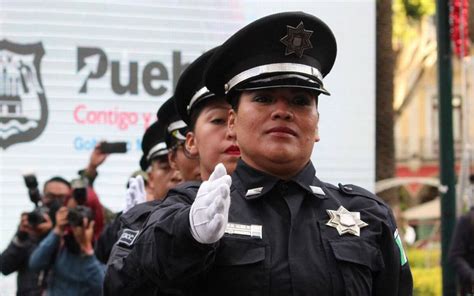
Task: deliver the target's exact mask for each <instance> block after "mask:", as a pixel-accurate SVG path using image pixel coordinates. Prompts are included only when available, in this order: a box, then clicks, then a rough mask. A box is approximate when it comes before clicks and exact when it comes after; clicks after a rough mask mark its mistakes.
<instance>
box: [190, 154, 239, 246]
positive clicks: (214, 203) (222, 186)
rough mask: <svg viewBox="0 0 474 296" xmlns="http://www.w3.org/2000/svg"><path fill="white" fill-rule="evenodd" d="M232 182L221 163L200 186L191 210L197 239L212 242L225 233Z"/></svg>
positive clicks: (192, 232) (202, 241)
mask: <svg viewBox="0 0 474 296" xmlns="http://www.w3.org/2000/svg"><path fill="white" fill-rule="evenodd" d="M231 184H232V179H231V178H230V176H229V175H227V171H226V169H225V167H224V165H223V164H222V163H219V164H218V165H216V167H215V168H214V172H212V174H211V176H210V177H209V180H207V181H205V182H203V183H202V184H201V186H200V187H199V190H198V192H197V195H196V199H195V200H194V202H193V204H192V205H191V210H190V212H189V224H190V226H191V234H192V235H193V237H194V239H195V240H196V241H198V242H200V243H202V244H212V243H215V242H217V241H218V240H219V239H221V237H222V236H223V235H224V231H225V228H226V226H227V222H228V219H229V207H230V185H231Z"/></svg>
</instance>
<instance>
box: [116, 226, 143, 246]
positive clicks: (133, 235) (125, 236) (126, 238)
mask: <svg viewBox="0 0 474 296" xmlns="http://www.w3.org/2000/svg"><path fill="white" fill-rule="evenodd" d="M139 232H140V231H138V230H131V229H124V230H123V232H122V235H121V236H120V238H119V240H118V242H117V244H124V245H126V246H129V247H130V246H132V245H133V243H134V242H135V240H136V239H137V237H138V233H139Z"/></svg>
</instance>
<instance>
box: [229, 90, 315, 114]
mask: <svg viewBox="0 0 474 296" xmlns="http://www.w3.org/2000/svg"><path fill="white" fill-rule="evenodd" d="M312 93H313V94H314V96H315V97H316V108H317V107H318V102H319V94H320V93H319V92H316V91H313V92H312ZM241 94H242V92H241V91H231V92H230V93H228V94H227V101H228V102H229V103H230V105H231V106H232V109H233V110H234V111H235V112H237V111H239V102H240V95H241Z"/></svg>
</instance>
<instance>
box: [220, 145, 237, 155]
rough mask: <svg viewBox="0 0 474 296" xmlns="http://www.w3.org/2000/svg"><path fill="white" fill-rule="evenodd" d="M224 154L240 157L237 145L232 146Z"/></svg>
mask: <svg viewBox="0 0 474 296" xmlns="http://www.w3.org/2000/svg"><path fill="white" fill-rule="evenodd" d="M224 152H225V153H227V154H229V155H235V156H240V149H239V146H237V145H230V146H229V147H227V149H226V150H225V151H224Z"/></svg>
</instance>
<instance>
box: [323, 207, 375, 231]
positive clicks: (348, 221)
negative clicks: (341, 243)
mask: <svg viewBox="0 0 474 296" xmlns="http://www.w3.org/2000/svg"><path fill="white" fill-rule="evenodd" d="M326 211H327V212H328V214H329V217H330V218H331V219H329V221H328V223H326V225H328V226H331V227H334V228H336V229H337V232H338V233H339V235H343V234H346V233H349V234H352V235H355V236H360V229H361V228H363V227H365V226H368V225H369V224H367V223H365V222H364V221H362V220H360V212H349V211H348V210H347V209H346V208H344V207H343V206H340V207H339V209H337V211H333V210H326Z"/></svg>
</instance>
